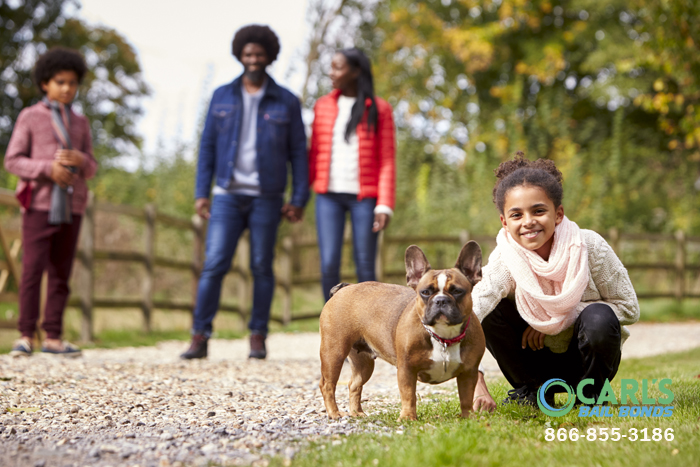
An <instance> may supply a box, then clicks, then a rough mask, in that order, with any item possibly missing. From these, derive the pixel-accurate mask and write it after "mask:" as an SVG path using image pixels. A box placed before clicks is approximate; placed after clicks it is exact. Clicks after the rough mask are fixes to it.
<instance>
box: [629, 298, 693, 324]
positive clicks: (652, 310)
mask: <svg viewBox="0 0 700 467" xmlns="http://www.w3.org/2000/svg"><path fill="white" fill-rule="evenodd" d="M639 309H640V315H639V321H641V322H657V323H659V322H660V323H668V322H674V321H688V320H700V300H697V299H686V300H683V301H681V302H678V301H676V300H673V299H665V298H664V299H655V300H640V302H639Z"/></svg>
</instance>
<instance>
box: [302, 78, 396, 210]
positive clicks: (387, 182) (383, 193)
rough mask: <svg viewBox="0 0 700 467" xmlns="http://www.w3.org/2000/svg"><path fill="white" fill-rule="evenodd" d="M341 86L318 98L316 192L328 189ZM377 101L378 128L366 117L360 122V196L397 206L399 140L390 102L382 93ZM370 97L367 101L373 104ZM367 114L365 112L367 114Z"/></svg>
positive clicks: (312, 178)
mask: <svg viewBox="0 0 700 467" xmlns="http://www.w3.org/2000/svg"><path fill="white" fill-rule="evenodd" d="M339 96H340V91H339V90H337V89H336V90H334V91H332V92H331V93H330V94H326V95H325V96H323V97H321V98H320V99H319V100H318V101H316V106H315V107H314V113H315V118H314V123H313V125H312V133H311V148H310V150H309V172H310V173H309V182H310V183H311V186H313V189H314V191H315V192H316V193H326V192H327V191H328V179H329V176H330V166H331V149H332V147H333V125H334V124H335V119H336V118H337V116H338V97H339ZM374 100H375V102H376V103H377V114H378V115H377V130H378V131H377V132H376V133H375V132H374V131H373V129H372V130H370V129H368V128H367V120H366V117H365V119H363V120H362V122H361V123H360V124H359V125H358V126H357V136H358V140H359V146H360V154H359V156H360V160H359V169H360V174H359V179H360V180H359V182H360V193H359V196H358V199H360V200H361V199H363V198H377V205H384V206H389V207H390V208H391V209H394V204H395V203H394V201H395V198H396V168H395V155H396V143H395V138H394V118H393V115H392V113H391V106H390V105H389V103H388V102H387V101H385V100H384V99H381V98H379V97H375V98H374ZM370 102H371V101H370V100H369V99H368V100H367V102H366V105H369V104H370ZM366 115H367V114H366V113H365V116H366Z"/></svg>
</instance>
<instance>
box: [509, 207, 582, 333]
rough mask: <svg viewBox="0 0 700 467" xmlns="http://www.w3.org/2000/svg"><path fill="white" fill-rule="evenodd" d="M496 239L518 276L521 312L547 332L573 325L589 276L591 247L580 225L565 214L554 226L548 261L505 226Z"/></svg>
mask: <svg viewBox="0 0 700 467" xmlns="http://www.w3.org/2000/svg"><path fill="white" fill-rule="evenodd" d="M496 243H497V244H498V247H499V248H500V249H501V254H502V258H503V261H504V263H505V264H507V265H508V270H509V271H510V273H511V275H512V276H513V280H515V284H516V285H515V303H516V306H517V308H518V311H519V312H520V316H522V317H523V319H524V320H525V321H527V323H528V324H529V325H530V326H532V328H534V329H536V330H537V331H540V332H542V333H544V334H547V335H555V334H559V333H560V332H562V331H563V330H564V329H566V328H568V327H569V326H571V325H572V324H573V323H574V321H575V320H576V318H577V317H578V316H577V314H576V312H575V307H576V305H578V304H579V303H580V302H581V298H582V297H583V292H584V290H586V286H587V285H588V278H589V271H588V250H587V249H586V244H585V243H583V240H582V239H581V229H579V227H578V225H576V223H575V222H572V221H570V220H569V219H568V218H567V217H566V216H564V219H563V220H562V221H561V223H560V224H559V225H558V226H557V227H556V228H555V229H554V241H553V242H552V251H551V253H550V254H549V261H545V260H543V259H542V258H541V257H540V255H538V254H537V253H535V252H534V251H530V250H527V249H525V248H523V247H522V246H520V245H519V244H518V243H517V242H516V241H515V240H513V238H512V237H511V235H510V234H509V233H508V232H507V231H506V230H505V229H501V231H500V232H499V233H498V237H496Z"/></svg>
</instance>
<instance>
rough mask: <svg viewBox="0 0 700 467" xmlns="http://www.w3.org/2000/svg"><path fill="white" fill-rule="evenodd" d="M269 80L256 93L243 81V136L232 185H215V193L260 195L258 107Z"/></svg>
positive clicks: (240, 140)
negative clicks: (249, 89) (248, 88)
mask: <svg viewBox="0 0 700 467" xmlns="http://www.w3.org/2000/svg"><path fill="white" fill-rule="evenodd" d="M266 88H267V80H265V83H264V84H263V86H262V87H261V88H260V90H258V91H257V92H255V93H252V94H251V93H249V92H248V91H246V89H245V85H243V84H242V83H241V91H242V95H243V121H242V124H241V136H240V139H239V144H238V155H237V157H236V165H235V167H234V168H233V176H232V179H231V185H229V188H228V189H225V188H223V187H220V186H215V187H214V191H213V193H214V194H215V195H217V194H223V193H238V194H242V195H249V196H258V195H260V180H259V178H258V167H257V150H256V148H255V144H256V133H257V129H258V109H259V108H260V101H261V100H262V97H263V95H264V94H265V89H266Z"/></svg>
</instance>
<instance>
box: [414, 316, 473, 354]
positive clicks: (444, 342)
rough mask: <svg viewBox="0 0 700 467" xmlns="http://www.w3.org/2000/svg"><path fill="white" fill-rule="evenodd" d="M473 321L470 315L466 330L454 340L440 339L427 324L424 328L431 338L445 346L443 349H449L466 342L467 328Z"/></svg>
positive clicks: (465, 326)
mask: <svg viewBox="0 0 700 467" xmlns="http://www.w3.org/2000/svg"><path fill="white" fill-rule="evenodd" d="M471 319H472V316H471V315H469V318H467V324H465V325H464V329H462V332H460V333H459V336H457V337H453V338H452V339H445V338H444V337H440V336H438V335H437V334H435V332H433V330H432V329H430V328H429V327H428V326H426V325H425V324H424V325H423V327H424V328H425V330H426V331H428V334H430V337H432V338H433V339H435V340H436V341H438V342H439V343H441V344H442V345H443V347H449V346H451V345H454V344H458V343H460V342H462V341H463V340H464V338H465V337H466V336H467V328H468V327H469V321H470V320H471Z"/></svg>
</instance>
